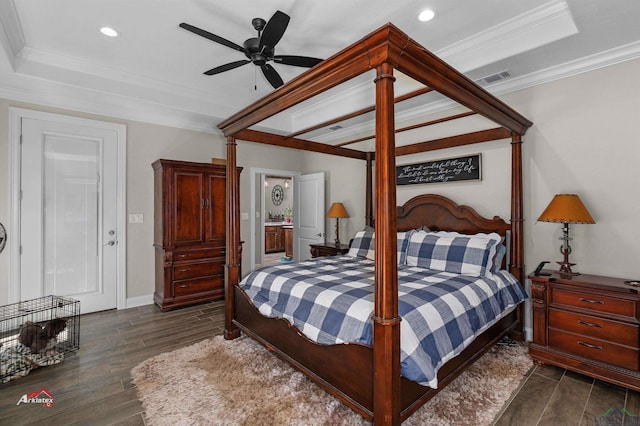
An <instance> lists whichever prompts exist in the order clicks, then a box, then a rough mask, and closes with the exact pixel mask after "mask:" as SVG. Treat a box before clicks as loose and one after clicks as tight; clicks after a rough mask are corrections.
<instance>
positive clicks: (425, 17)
mask: <svg viewBox="0 0 640 426" xmlns="http://www.w3.org/2000/svg"><path fill="white" fill-rule="evenodd" d="M434 16H436V14H435V12H434V11H433V10H431V9H425V10H423V11H422V12H420V14H419V15H418V19H419V20H420V21H421V22H427V21H430V20H432V19H433V17H434Z"/></svg>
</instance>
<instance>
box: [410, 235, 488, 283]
mask: <svg viewBox="0 0 640 426" xmlns="http://www.w3.org/2000/svg"><path fill="white" fill-rule="evenodd" d="M499 242H500V236H499V235H498V234H493V233H492V234H481V235H463V234H458V233H449V232H441V233H434V232H422V231H420V232H414V233H413V234H412V235H411V237H410V238H409V246H408V247H407V258H406V261H407V265H409V266H419V267H421V268H426V269H433V270H436V271H444V272H451V273H454V274H461V275H469V276H475V277H481V276H484V275H486V274H487V273H490V272H491V268H492V266H493V258H494V256H495V254H496V246H497V244H498V243H499Z"/></svg>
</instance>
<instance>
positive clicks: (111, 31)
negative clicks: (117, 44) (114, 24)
mask: <svg viewBox="0 0 640 426" xmlns="http://www.w3.org/2000/svg"><path fill="white" fill-rule="evenodd" d="M100 32H101V33H102V34H104V35H106V36H107V37H118V32H117V31H116V30H114V29H113V28H111V27H101V28H100Z"/></svg>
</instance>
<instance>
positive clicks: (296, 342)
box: [233, 286, 373, 421]
mask: <svg viewBox="0 0 640 426" xmlns="http://www.w3.org/2000/svg"><path fill="white" fill-rule="evenodd" d="M234 291H235V297H234V299H235V319H234V321H233V322H234V324H235V325H236V326H237V327H238V328H240V330H242V332H243V333H245V334H247V335H248V336H250V337H252V338H253V339H255V340H257V341H258V342H260V343H261V344H263V345H264V346H265V347H267V349H269V350H271V351H273V352H274V353H275V354H277V355H278V356H279V357H280V358H282V359H284V360H285V361H287V362H288V363H289V364H291V365H292V366H293V367H295V368H296V369H298V370H300V371H301V372H302V373H304V374H306V375H307V376H308V377H309V378H311V379H312V380H314V381H315V382H316V383H317V384H318V385H320V386H321V387H323V388H324V389H325V390H326V391H327V392H329V393H331V394H332V395H334V396H335V397H337V398H339V399H340V400H342V401H343V402H344V403H345V404H347V405H348V406H349V407H351V409H353V410H354V411H356V412H357V413H359V414H361V415H362V416H363V417H365V418H366V419H368V420H371V421H372V420H373V411H372V410H373V349H371V348H370V347H368V346H365V345H361V344H342V345H319V344H317V343H315V342H313V341H311V340H309V339H308V338H307V337H306V336H304V335H303V334H301V333H300V332H299V331H298V330H297V329H296V328H295V327H293V326H292V325H291V324H290V323H289V321H287V320H285V319H281V318H267V317H265V316H263V315H262V314H260V312H259V311H258V310H257V309H256V307H255V306H254V305H253V303H251V300H250V299H249V298H248V296H247V295H246V294H245V292H244V291H243V290H242V289H241V288H239V287H237V286H234Z"/></svg>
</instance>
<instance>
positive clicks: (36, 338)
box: [18, 318, 67, 354]
mask: <svg viewBox="0 0 640 426" xmlns="http://www.w3.org/2000/svg"><path fill="white" fill-rule="evenodd" d="M66 327H67V320H65V319H62V318H55V319H52V320H49V321H47V322H46V323H45V325H44V327H41V326H40V325H38V324H36V323H34V322H32V321H27V322H26V323H24V324H23V325H21V326H20V334H19V335H18V341H19V342H20V343H22V344H23V345H25V346H27V347H28V348H29V349H30V350H31V353H34V354H35V353H39V354H43V353H45V352H46V351H47V350H48V349H51V348H53V347H54V346H55V345H56V343H57V342H58V340H57V339H56V338H57V337H58V334H60V333H62V332H63V331H64V329H65V328H66Z"/></svg>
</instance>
